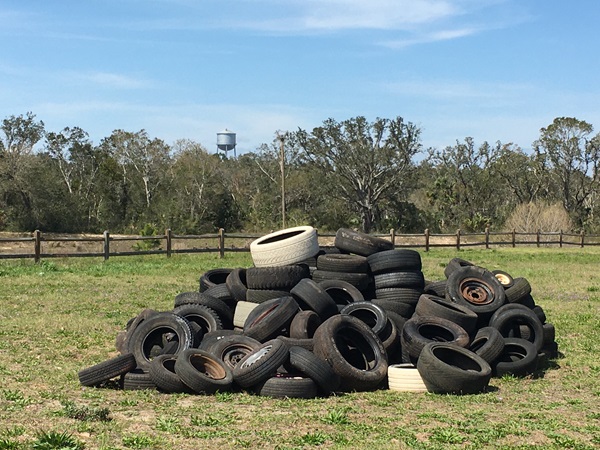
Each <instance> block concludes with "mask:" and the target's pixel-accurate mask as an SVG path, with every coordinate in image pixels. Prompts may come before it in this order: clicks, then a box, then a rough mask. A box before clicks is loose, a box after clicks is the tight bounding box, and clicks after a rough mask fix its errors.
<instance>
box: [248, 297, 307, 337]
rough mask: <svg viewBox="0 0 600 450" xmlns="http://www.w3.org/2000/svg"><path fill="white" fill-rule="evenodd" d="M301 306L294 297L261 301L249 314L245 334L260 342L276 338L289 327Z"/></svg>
mask: <svg viewBox="0 0 600 450" xmlns="http://www.w3.org/2000/svg"><path fill="white" fill-rule="evenodd" d="M299 309H300V307H299V306H298V303H296V300H294V298H293V297H291V296H289V297H280V298H275V299H273V300H269V301H266V302H264V303H261V304H260V305H259V306H258V307H256V308H254V309H253V310H252V311H250V314H248V318H247V319H246V322H245V323H244V334H245V335H246V336H250V337H251V338H253V339H256V340H257V341H259V342H266V341H268V340H271V339H275V338H276V337H277V336H278V335H280V334H282V330H284V329H289V326H290V324H291V323H292V320H293V319H294V316H295V315H296V313H297V312H298V311H299Z"/></svg>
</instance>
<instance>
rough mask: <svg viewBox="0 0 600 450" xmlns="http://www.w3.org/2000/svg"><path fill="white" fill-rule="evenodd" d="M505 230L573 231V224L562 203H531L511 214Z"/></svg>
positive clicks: (522, 205)
mask: <svg viewBox="0 0 600 450" xmlns="http://www.w3.org/2000/svg"><path fill="white" fill-rule="evenodd" d="M504 228H505V229H507V230H515V231H517V232H521V233H535V232H536V231H538V230H541V231H546V232H558V231H561V230H562V231H571V230H572V229H573V223H572V222H571V219H570V218H569V214H568V213H567V211H566V210H565V208H564V207H563V206H562V204H560V203H553V204H547V203H544V202H530V203H522V204H520V205H518V206H517V207H516V208H515V209H514V211H513V212H512V213H511V214H510V216H509V217H508V219H507V220H506V223H505V224H504Z"/></svg>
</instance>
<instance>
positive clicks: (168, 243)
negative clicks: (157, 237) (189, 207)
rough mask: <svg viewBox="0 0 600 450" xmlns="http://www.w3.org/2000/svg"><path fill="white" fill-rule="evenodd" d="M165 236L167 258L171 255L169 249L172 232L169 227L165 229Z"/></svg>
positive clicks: (170, 247)
mask: <svg viewBox="0 0 600 450" xmlns="http://www.w3.org/2000/svg"><path fill="white" fill-rule="evenodd" d="M165 237H166V239H167V258H170V257H171V249H172V239H173V234H172V231H171V229H170V228H167V229H166V230H165Z"/></svg>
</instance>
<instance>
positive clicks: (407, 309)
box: [371, 298, 415, 319]
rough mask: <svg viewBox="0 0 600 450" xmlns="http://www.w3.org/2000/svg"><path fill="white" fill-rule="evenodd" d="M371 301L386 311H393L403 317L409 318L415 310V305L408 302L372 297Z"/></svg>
mask: <svg viewBox="0 0 600 450" xmlns="http://www.w3.org/2000/svg"><path fill="white" fill-rule="evenodd" d="M371 303H373V304H374V305H377V306H379V307H380V308H382V309H383V310H384V311H385V312H386V313H390V312H393V313H396V314H398V315H399V316H402V317H404V318H405V319H410V318H411V317H412V316H413V314H414V312H415V307H414V306H413V305H411V304H410V303H404V302H398V301H396V300H388V299H385V298H384V299H381V298H374V299H373V300H371Z"/></svg>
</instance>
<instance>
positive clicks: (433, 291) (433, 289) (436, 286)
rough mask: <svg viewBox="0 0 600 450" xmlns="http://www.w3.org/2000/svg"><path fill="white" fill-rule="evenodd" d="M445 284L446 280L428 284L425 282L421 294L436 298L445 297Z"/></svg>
mask: <svg viewBox="0 0 600 450" xmlns="http://www.w3.org/2000/svg"><path fill="white" fill-rule="evenodd" d="M447 283H448V281H447V280H441V281H432V282H430V283H427V282H425V287H424V288H423V294H428V295H436V296H438V297H445V296H446V284H447Z"/></svg>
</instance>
